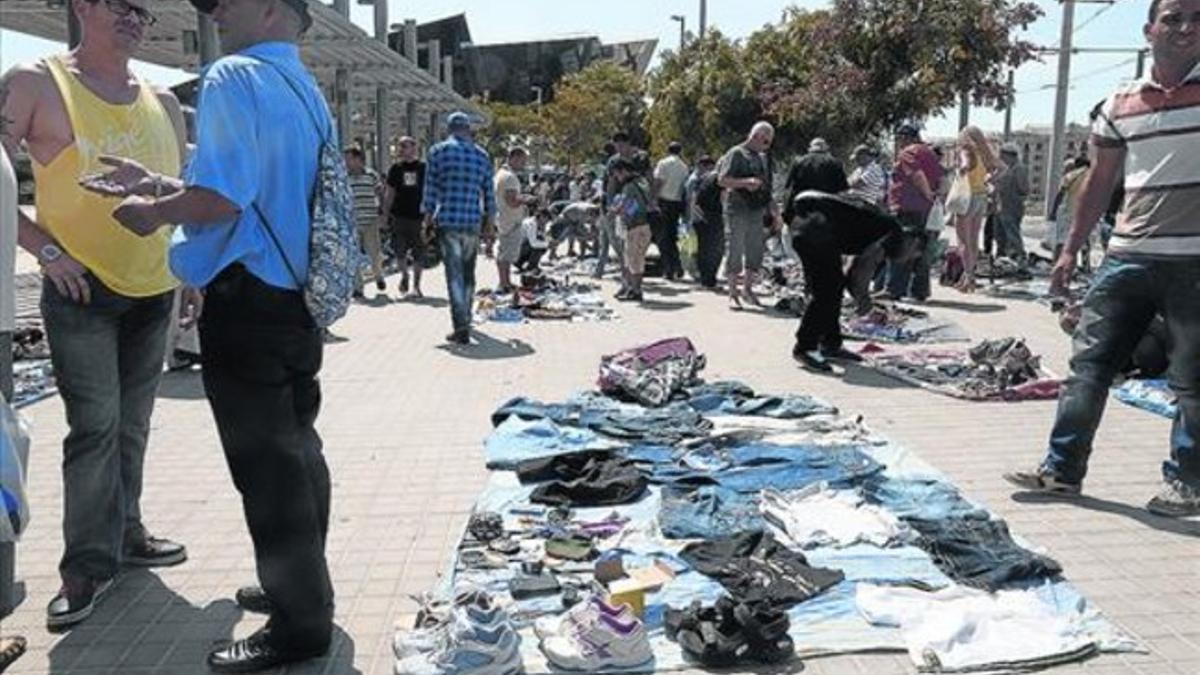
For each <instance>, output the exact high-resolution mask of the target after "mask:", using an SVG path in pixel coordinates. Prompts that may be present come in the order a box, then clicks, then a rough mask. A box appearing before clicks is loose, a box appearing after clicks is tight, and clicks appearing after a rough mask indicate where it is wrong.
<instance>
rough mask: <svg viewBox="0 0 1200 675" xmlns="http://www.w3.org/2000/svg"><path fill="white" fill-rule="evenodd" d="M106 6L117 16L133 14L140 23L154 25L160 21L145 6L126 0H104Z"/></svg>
mask: <svg viewBox="0 0 1200 675" xmlns="http://www.w3.org/2000/svg"><path fill="white" fill-rule="evenodd" d="M93 1H95V0H93ZM104 6H105V7H107V8H108V11H110V12H112V13H113V14H116V15H117V16H129V15H130V14H132V15H133V16H134V17H135V18H136V19H137V20H138V23H140V24H142V25H143V26H153V25H154V24H155V23H157V22H158V19H157V18H156V17H155V16H154V15H153V14H151V13H150V10H148V9H146V8H145V7H138V6H137V5H131V4H129V3H128V2H125V0H104Z"/></svg>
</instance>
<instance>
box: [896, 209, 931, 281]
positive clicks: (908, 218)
mask: <svg viewBox="0 0 1200 675" xmlns="http://www.w3.org/2000/svg"><path fill="white" fill-rule="evenodd" d="M928 217H929V214H928V213H927V212H926V213H918V212H916V211H901V212H900V213H897V214H896V218H897V219H899V220H900V222H901V223H902V224H903V225H904V237H905V239H911V240H914V241H912V242H911V243H909V245H910V246H920V247H921V250H920V252H919V253H917V254H916V255H915V256H910V257H907V259H904V256H902V257H901V259H902V260H903V261H902V262H896V261H895V260H888V263H887V291H888V293H890V294H891V295H893V296H895V297H897V298H904V297H912V298H916V299H917V300H925V299H927V298H928V297H929V293H930V288H929V267H930V264H931V263H932V261H931V259H930V253H929V247H928V246H926V245H925V243H926V241H927V239H928V237H929V235H927V234H926V233H925V219H926V218H928Z"/></svg>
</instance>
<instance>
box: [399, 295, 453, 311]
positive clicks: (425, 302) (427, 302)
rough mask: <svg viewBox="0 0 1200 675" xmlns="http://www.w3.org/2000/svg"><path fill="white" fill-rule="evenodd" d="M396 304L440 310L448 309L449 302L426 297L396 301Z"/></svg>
mask: <svg viewBox="0 0 1200 675" xmlns="http://www.w3.org/2000/svg"><path fill="white" fill-rule="evenodd" d="M396 304H399V305H420V306H422V307H434V308H436V309H441V308H443V307H449V306H450V301H449V300H446V299H445V298H433V297H430V296H428V295H426V296H424V297H421V298H407V299H404V300H397V301H396Z"/></svg>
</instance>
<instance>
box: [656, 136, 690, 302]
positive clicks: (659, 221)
mask: <svg viewBox="0 0 1200 675" xmlns="http://www.w3.org/2000/svg"><path fill="white" fill-rule="evenodd" d="M689 172H690V170H689V169H688V165H687V162H685V161H683V145H682V144H680V143H678V142H673V143H671V144H670V145H668V146H667V156H666V157H663V158H662V159H660V160H659V161H658V164H656V165H654V180H653V183H652V188H651V190H652V192H653V196H654V198H655V199H656V200H657V201H658V216H657V217H656V218H655V219H654V223H652V225H651V228H652V230H653V234H654V245H655V246H656V247H658V252H659V257H660V258H662V270H663V277H664V278H666V279H682V278H683V262H682V261H681V260H680V259H679V220H680V219H681V218H682V217H683V214H684V203H683V197H684V188H685V187H686V183H687V179H688V174H689Z"/></svg>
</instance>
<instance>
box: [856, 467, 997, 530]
mask: <svg viewBox="0 0 1200 675" xmlns="http://www.w3.org/2000/svg"><path fill="white" fill-rule="evenodd" d="M862 491H863V496H864V497H866V498H867V501H869V502H871V503H872V504H878V505H880V506H883V507H886V508H887V510H888V511H891V512H892V513H894V514H896V515H897V516H899V517H901V518H922V519H924V520H942V519H947V518H968V519H976V520H987V519H988V517H989V516H988V513H987V511H984V510H983V509H981V508H980V507H978V506H976V505H974V504H972V503H971V502H969V501H967V500H966V499H965V498H964V497H963V496H962V494H961V493H959V491H958V488H956V487H954V486H953V485H951V484H950V483H947V482H946V481H943V480H934V479H928V478H895V477H890V476H884V475H882V474H877V475H875V476H871V477H869V478H867V479H866V480H865V481H863V485H862Z"/></svg>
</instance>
